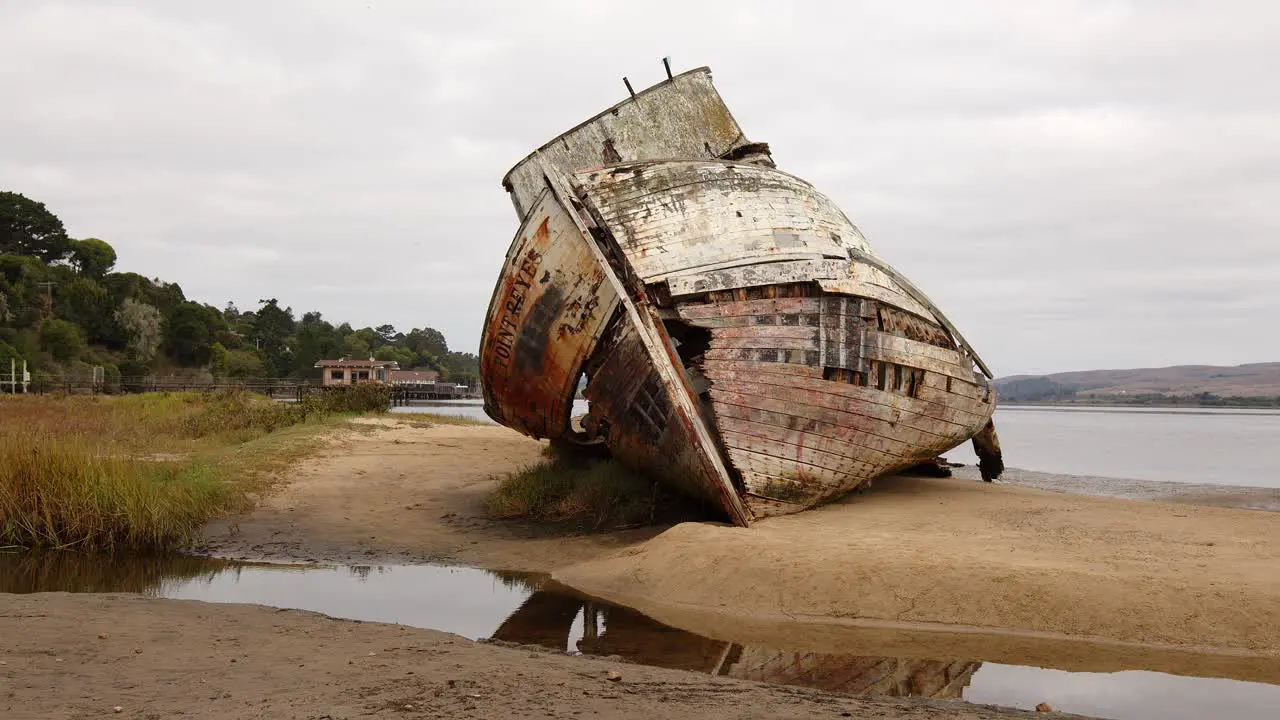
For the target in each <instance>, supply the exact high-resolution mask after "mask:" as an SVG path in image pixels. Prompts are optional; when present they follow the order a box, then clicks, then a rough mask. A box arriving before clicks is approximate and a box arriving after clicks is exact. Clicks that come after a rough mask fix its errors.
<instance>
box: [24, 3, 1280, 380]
mask: <svg viewBox="0 0 1280 720" xmlns="http://www.w3.org/2000/svg"><path fill="white" fill-rule="evenodd" d="M664 55H669V56H671V57H672V62H673V65H674V67H675V69H676V70H686V69H690V68H693V67H697V66H699V65H710V66H711V67H712V69H713V71H714V73H715V81H716V86H717V87H718V88H719V90H720V92H721V94H722V95H723V96H724V97H725V99H726V101H727V102H728V104H729V106H730V108H731V109H732V111H733V112H734V114H735V116H736V117H737V119H738V121H739V122H740V123H741V124H742V125H743V127H744V129H745V131H746V133H747V135H748V137H750V138H751V139H753V140H759V141H765V142H768V143H770V145H771V146H772V148H773V153H774V158H775V160H776V161H777V162H778V165H779V167H781V168H783V169H786V170H788V171H790V172H793V173H795V174H797V175H800V176H801V177H804V178H806V179H808V180H810V181H811V182H813V183H814V184H815V185H817V186H818V188H819V189H821V190H822V191H823V192H825V193H826V194H827V195H829V196H831V197H832V198H833V199H834V200H835V201H836V202H837V203H838V204H839V205H840V206H841V207H842V208H843V209H844V210H845V212H846V213H847V214H848V215H849V216H850V218H851V219H853V221H854V222H855V223H856V224H857V225H858V226H859V227H860V228H861V229H862V230H863V232H864V233H865V234H866V235H867V237H868V238H869V239H870V241H871V243H872V245H873V247H874V248H875V249H876V251H877V253H878V254H880V255H881V257H883V258H885V259H886V260H888V261H889V262H890V263H892V264H894V265H895V266H897V267H898V268H899V269H900V270H902V271H903V272H905V273H906V274H907V275H908V276H909V277H911V278H912V279H913V280H914V281H915V282H916V284H917V285H919V286H921V287H922V288H923V289H924V290H925V291H926V292H927V293H929V295H930V296H931V297H932V298H933V299H934V300H935V301H937V302H938V304H939V305H941V306H942V308H943V309H944V310H945V311H946V312H947V313H948V314H949V315H950V316H951V318H952V320H953V321H954V322H955V323H956V324H957V325H958V326H959V327H960V329H961V331H962V332H964V333H965V334H966V335H967V337H968V338H969V340H970V341H971V342H972V343H973V344H974V345H975V346H976V347H977V349H978V351H979V352H980V354H982V355H983V357H984V358H985V359H986V360H987V362H988V364H989V365H991V366H992V368H993V369H994V370H995V371H996V373H997V374H998V375H1007V374H1013V373H1021V372H1052V371H1058V370H1071V369H1086V368H1095V367H1128V366H1151V365H1170V364H1182V363H1213V364H1235V363H1244V362H1258V361H1268V360H1280V332H1277V330H1276V328H1277V327H1278V326H1280V321H1277V317H1276V316H1277V310H1278V309H1280V234H1278V233H1277V230H1278V229H1280V202H1277V199H1280V198H1278V194H1277V191H1280V83H1277V82H1276V79H1275V73H1276V71H1277V68H1280V5H1277V4H1275V3H1269V2H1264V1H1261V0H1260V1H1259V2H1254V3H1243V2H1234V3H1233V2H1202V3H1191V2H1170V1H1156V0H1153V1H1152V2H1119V1H1107V2H992V3H978V2H969V3H954V2H902V3H882V2H877V3H871V2H865V3H864V2H831V3H816V2H814V3H796V6H795V7H794V8H793V9H791V10H787V8H786V6H785V5H783V4H782V3H779V2H769V3H750V2H741V1H735V2H726V3H711V2H690V1H688V0H685V1H683V2H674V3H664V2H654V1H652V0H646V1H645V2H625V3H605V2H536V3H535V2H511V3H501V4H491V3H480V2H466V3H463V2H450V3H429V2H410V1H407V0H406V1H405V2H389V1H388V0H359V1H350V2H348V1H340V0H333V1H331V2H317V1H314V0H305V1H304V0H294V1H289V0H272V2H260V1H259V0H249V1H230V0H220V1H219V2H216V3H211V2H178V1H175V0H154V1H152V2H142V1H137V2H127V1H117V2H105V1H100V0H93V1H87V0H86V1H85V2H56V1H48V0H46V1H43V2H34V1H30V2H28V1H24V0H0V189H7V190H13V191H17V192H21V193H23V194H25V195H27V196H29V197H32V198H34V199H37V200H40V201H43V202H45V203H46V204H47V205H48V206H49V208H50V209H51V210H53V211H54V212H55V213H57V214H58V215H59V216H60V217H61V218H62V219H63V221H64V222H65V223H66V225H67V230H68V231H69V232H70V233H71V234H72V235H73V236H75V237H100V238H102V239H104V240H107V241H108V242H110V243H111V244H112V245H114V246H115V248H116V250H117V251H118V253H119V255H120V260H119V263H118V265H117V267H118V268H119V269H121V270H129V271H135V272H139V273H142V274H145V275H148V276H153V277H160V278H163V279H165V280H168V281H172V282H177V283H178V284H180V285H181V286H182V288H183V290H184V291H185V292H186V294H187V296H188V297H191V298H193V299H197V300H200V301H204V302H209V303H212V304H215V305H217V306H219V307H221V306H222V305H224V304H225V303H226V302H227V301H228V300H232V301H234V302H235V303H236V304H238V305H239V306H240V307H241V308H242V309H247V308H252V307H256V302H257V300H258V299H259V298H265V297H276V298H278V299H279V300H280V302H281V304H282V305H289V306H292V308H293V309H294V311H295V313H296V314H298V315H300V314H301V313H302V312H303V311H306V310H319V311H321V312H323V313H324V316H325V317H326V318H328V319H330V320H332V321H334V322H341V321H348V322H350V323H352V324H353V325H355V326H357V327H359V326H362V325H377V324H381V323H386V322H389V323H392V324H394V325H395V326H396V327H397V328H399V329H401V330H408V329H409V328H411V327H416V326H422V325H430V326H433V327H436V328H438V329H440V330H441V331H442V332H444V333H445V335H446V337H447V338H448V339H449V342H450V345H451V347H453V348H455V349H460V350H468V351H475V349H476V347H477V345H478V343H479V334H480V326H481V320H482V318H483V314H484V311H485V306H486V304H487V302H488V299H489V295H490V293H491V292H492V289H493V283H494V280H495V278H496V272H497V269H498V265H499V263H500V261H501V258H502V256H503V253H504V252H505V250H506V247H507V245H508V244H509V243H510V240H511V236H512V235H513V234H514V232H515V229H516V226H517V219H516V217H515V215H514V213H513V211H512V209H511V204H510V202H509V200H508V199H507V195H506V193H505V192H504V191H503V190H502V188H501V186H500V184H499V181H500V179H501V177H502V175H503V174H504V173H505V172H506V170H507V169H508V168H509V167H510V166H511V165H512V164H514V163H515V162H516V161H517V160H519V159H520V158H521V157H522V156H524V155H525V154H526V153H528V152H529V151H530V150H532V149H533V148H534V147H536V146H537V145H540V144H541V143H543V142H545V141H546V140H549V139H550V138H552V137H553V136H555V135H557V134H559V133H560V132H562V131H564V130H566V129H568V128H569V127H571V126H572V125H575V124H576V123H578V122H579V121H581V120H584V119H586V118H587V117H588V116H590V115H592V114H594V113H596V112H598V111H600V110H603V109H604V108H605V107H607V106H608V105H610V104H612V103H614V102H617V101H618V100H621V99H622V98H623V97H624V96H625V90H624V88H623V85H622V80H621V78H622V76H623V75H627V76H629V77H630V78H631V81H632V84H633V85H634V86H635V87H636V88H637V89H639V88H641V87H645V86H648V85H650V84H652V83H654V82H657V81H659V80H660V79H661V78H662V77H663V71H662V65H661V58H662V56H664Z"/></svg>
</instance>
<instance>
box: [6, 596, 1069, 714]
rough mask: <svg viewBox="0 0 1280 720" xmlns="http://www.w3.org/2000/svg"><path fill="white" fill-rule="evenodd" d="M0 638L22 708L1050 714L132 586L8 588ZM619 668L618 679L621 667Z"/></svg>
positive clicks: (12, 693) (15, 704) (11, 698)
mask: <svg viewBox="0 0 1280 720" xmlns="http://www.w3.org/2000/svg"><path fill="white" fill-rule="evenodd" d="M0 638H3V641H2V642H0V663H3V664H0V717H4V718H13V719H14V720H28V719H31V720H34V719H36V718H40V719H42V720H43V719H46V718H98V717H124V718H161V717H164V718H168V717H175V716H180V715H181V716H186V717H198V718H211V719H219V718H227V719H236V720H240V719H245V720H248V719H256V718H261V719H264V720H266V719H269V720H283V719H285V718H299V719H302V718H308V719H312V720H320V719H321V718H328V719H330V720H340V719H346V718H357V717H382V718H456V717H474V718H495V719H502V718H542V717H556V718H581V717H602V718H635V719H636V720H651V719H652V718H672V719H674V720H689V719H694V718H697V719H703V718H776V717H788V718H792V717H794V718H833V717H841V716H845V717H858V718H884V719H886V720H906V719H923V718H955V719H957V720H1004V719H1006V718H1020V717H1021V718H1030V717H1045V716H1044V715H1043V714H1037V713H1029V712H1017V711H1010V710H997V709H993V708H988V707H983V706H977V705H967V704H960V703H950V702H941V701H929V700H920V699H894V698H884V699H871V698H852V697H845V696H839V695H832V694H827V693H821V692H817V691H813V690H807V689H803V688H795V687H783V686H776V685H763V684H759V683H752V682H746V681H740V680H729V679H725V678H718V677H713V676H709V675H703V674H697V673H691V672H685V671H680V670H665V669H661V668H653V667H644V666H639V665H629V664H625V663H620V662H611V661H608V660H597V659H589V658H575V657H569V656H566V655H563V654H561V653H553V652H547V651H543V650H533V649H527V648H526V649H514V648H505V647H495V646H492V645H486V644H481V643H474V642H471V641H469V640H465V639H463V638H460V637H457V636H453V635H449V634H447V633H441V632H435V631H431V630H421V629H415V628H406V627H403V626H399V625H386V624H380V623H359V622H353V621H348V620H335V619H333V618H329V617H325V616H323V615H318V614H315V613H307V612H300V611H294V610H274V609H270V608H264V607H259V606H253V605H210V604H205V603H199V602H193V601H186V600H151V599H146V598H140V597H134V596H127V595H88V594H82V595H67V594H62V593H48V594H41V595H8V596H4V595H0ZM610 672H616V673H618V674H619V675H620V676H621V677H620V679H619V680H617V681H611V680H609V679H608V673H610ZM117 707H118V708H120V709H119V711H118V712H117V711H116V710H115V708H117Z"/></svg>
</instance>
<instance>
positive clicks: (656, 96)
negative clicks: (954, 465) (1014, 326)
mask: <svg viewBox="0 0 1280 720" xmlns="http://www.w3.org/2000/svg"><path fill="white" fill-rule="evenodd" d="M602 166H603V167H602ZM503 184H504V186H505V188H506V189H507V191H508V192H509V193H510V196H511V200H512V202H513V204H514V205H515V210H516V214H517V215H518V216H519V217H520V219H521V227H520V230H519V232H518V233H517V234H516V237H515V240H514V241H513V243H512V245H511V248H510V250H509V251H508V253H507V256H506V260H505V262H504V263H503V266H502V272H501V274H500V276H499V279H498V283H497V287H496V288H495V290H494V295H493V299H492V300H491V302H490V306H489V311H488V316H487V318H486V323H485V329H484V333H483V337H482V340H481V375H482V381H483V385H484V393H485V410H486V412H487V413H488V414H489V415H490V416H491V417H493V418H494V419H495V420H496V421H498V422H500V423H502V424H504V425H507V426H509V427H512V428H515V429H516V430H519V431H520V432H523V433H525V434H528V435H531V436H533V437H537V438H549V439H551V440H552V441H553V442H556V443H560V444H568V445H572V444H579V445H588V444H590V445H597V446H599V445H603V446H607V448H608V449H609V451H610V452H611V453H612V454H613V455H614V456H615V457H617V458H618V459H620V460H622V461H623V462H625V463H627V464H628V465H630V466H632V467H634V468H636V469H638V470H641V471H644V472H646V473H648V474H650V475H652V476H655V477H657V478H659V479H663V480H665V481H666V482H668V483H669V484H672V485H675V486H677V487H681V488H683V489H684V490H685V491H687V492H689V493H690V494H692V495H695V496H698V497H702V498H705V499H707V500H710V501H712V502H713V503H714V504H715V505H716V506H718V507H720V508H722V509H723V511H724V513H725V515H726V516H728V517H729V518H730V519H732V520H733V521H734V522H736V523H738V524H741V525H746V524H748V523H749V522H750V521H751V519H753V518H756V517H761V516H765V515H771V514H778V513H787V512H794V511H797V510H802V509H804V508H806V507H810V506H812V505H815V504H817V503H820V502H823V501H825V500H828V499H830V498H833V497H836V496H839V495H841V494H844V493H847V492H849V491H850V490H853V489H855V488H857V487H859V486H862V485H865V484H866V483H868V482H869V481H871V480H872V479H873V478H875V477H878V476H881V475H884V474H886V473H890V472H894V471H897V470H901V469H903V468H906V467H909V466H912V465H915V464H918V463H921V462H923V461H928V460H930V459H932V458H934V457H936V456H937V455H938V454H940V453H942V452H945V451H947V450H949V449H951V448H953V447H955V446H957V445H959V444H960V443H962V442H964V441H966V440H969V439H971V438H972V439H973V441H974V446H975V449H976V450H977V452H978V455H979V458H980V460H981V467H982V471H983V477H984V478H987V479H990V478H993V477H995V476H997V475H998V474H999V472H1000V471H1001V469H1002V468H1003V464H1002V460H1001V457H1000V451H999V444H998V441H997V440H996V436H995V429H994V427H993V425H992V423H991V417H992V414H993V413H994V411H995V396H994V390H993V388H992V386H991V384H990V382H989V378H990V372H989V371H988V370H987V368H986V366H985V365H984V364H983V363H982V361H981V360H980V359H979V358H978V356H977V354H976V353H975V352H974V351H973V349H972V348H971V347H970V346H969V345H968V343H966V342H965V340H964V338H963V337H962V336H961V335H960V333H959V332H958V331H957V330H956V328H955V327H954V326H953V325H952V324H951V322H950V321H948V320H947V318H946V317H945V316H944V315H943V314H942V312H941V311H940V310H939V309H938V308H937V307H936V306H935V305H934V304H933V303H932V302H931V301H930V300H929V298H928V297H927V296H925V294H924V293H923V292H921V291H920V290H919V289H918V288H916V286H915V285H913V284H912V283H911V282H910V281H908V280H907V279H906V278H905V277H904V276H903V275H901V274H900V273H899V272H897V271H896V270H895V269H894V268H893V267H891V266H890V265H888V264H887V263H885V262H884V261H883V260H881V259H880V258H879V257H877V256H876V255H875V254H874V253H873V252H872V250H871V247H870V245H869V243H868V242H867V240H866V238H864V237H863V235H862V233H861V232H860V231H859V230H858V228H857V227H855V226H854V225H853V224H852V223H851V222H850V221H849V219H848V218H847V217H846V216H845V214H844V213H843V212H842V211H841V210H840V209H839V208H838V207H836V205H835V204H834V203H833V202H831V200H830V199H828V198H827V197H825V196H824V195H822V194H821V193H819V192H818V191H817V190H816V189H815V188H813V186H811V185H809V184H808V183H807V182H805V181H803V180H801V179H799V178H797V177H795V176H793V175H790V174H788V173H785V172H782V171H781V170H778V169H776V167H775V166H774V162H773V159H772V157H771V155H770V152H769V148H768V146H767V145H765V144H763V143H754V142H751V141H749V140H747V138H746V136H745V135H744V133H743V132H742V129H741V128H740V127H738V124H737V122H736V121H735V120H734V118H733V116H732V115H731V114H730V113H729V110H728V108H726V107H725V105H724V103H723V101H722V100H721V98H720V96H719V94H718V93H717V92H716V90H715V88H714V87H713V86H712V84H711V75H710V72H709V71H708V70H707V69H705V68H702V69H698V70H693V71H690V72H686V73H683V74H681V75H677V76H674V77H670V78H669V79H668V80H667V81H665V82H663V83H660V84H658V85H656V86H654V87H652V88H649V89H648V90H645V91H643V92H641V93H638V94H633V96H632V97H631V98H630V99H628V100H626V101H624V102H622V103H619V104H618V105H615V106H614V107H612V108H610V109H609V110H607V111H605V112H604V113H601V114H600V115H597V116H596V117H594V118H591V119H590V120H587V121H586V122H584V123H582V124H580V125H578V126H577V127H575V128H574V129H572V130H570V131H568V132H566V133H564V134H563V135H561V136H560V137H558V138H556V139H555V140H553V141H552V142H550V143H548V144H546V145H544V146H543V147H541V148H539V149H538V150H537V151H535V152H534V153H533V154H531V155H530V156H529V157H527V158H526V159H524V160H523V161H521V162H520V163H519V164H517V165H516V166H515V167H514V168H513V169H512V170H511V171H510V172H509V173H508V174H507V176H506V178H505V179H504V182H503ZM583 376H585V377H586V379H587V385H586V388H585V391H584V394H585V397H586V398H587V399H588V400H589V402H590V410H589V412H588V414H587V415H586V416H585V417H584V418H582V420H581V422H580V423H571V418H570V414H571V413H570V407H571V405H572V401H573V398H574V396H575V393H576V391H577V389H578V386H579V381H580V379H581V378H582V377H583Z"/></svg>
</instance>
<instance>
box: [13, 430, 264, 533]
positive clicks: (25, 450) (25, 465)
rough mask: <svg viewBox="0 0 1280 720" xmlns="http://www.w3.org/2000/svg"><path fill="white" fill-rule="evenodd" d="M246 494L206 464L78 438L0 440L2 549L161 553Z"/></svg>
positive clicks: (233, 506)
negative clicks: (117, 452)
mask: <svg viewBox="0 0 1280 720" xmlns="http://www.w3.org/2000/svg"><path fill="white" fill-rule="evenodd" d="M244 507H245V496H244V494H243V493H242V492H240V491H239V490H238V489H237V488H236V487H235V486H234V485H232V484H229V483H226V482H223V481H222V480H221V478H220V477H219V476H218V474H217V472H216V471H215V470H214V469H213V468H212V467H210V466H207V465H202V464H200V463H197V462H193V461H182V462H148V461H146V460H140V459H137V458H132V457H119V456H113V455H111V454H109V453H108V452H106V451H105V450H104V449H103V448H101V447H96V446H94V445H93V444H91V443H89V442H87V441H85V440H83V439H80V438H51V437H48V436H41V435H38V434H36V433H31V432H23V433H11V434H5V435H0V518H2V519H3V523H2V524H0V545H16V546H22V547H47V548H59V549H62V548H75V549H79V550H104V549H112V548H131V549H162V548H165V547H169V546H172V545H175V544H180V543H184V542H187V541H189V540H190V539H191V538H192V537H194V535H195V533H196V532H197V531H198V530H199V529H200V527H201V526H202V525H204V523H205V522H206V521H207V520H208V519H209V518H211V517H214V516H216V515H221V514H224V513H228V512H232V511H235V510H239V509H243V508H244Z"/></svg>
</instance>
